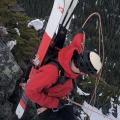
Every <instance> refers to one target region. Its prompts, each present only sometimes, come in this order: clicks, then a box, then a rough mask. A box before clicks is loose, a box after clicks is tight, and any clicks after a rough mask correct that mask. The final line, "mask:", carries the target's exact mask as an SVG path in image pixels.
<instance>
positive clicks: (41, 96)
mask: <svg viewBox="0 0 120 120" xmlns="http://www.w3.org/2000/svg"><path fill="white" fill-rule="evenodd" d="M57 76H58V70H57V68H56V67H55V66H53V65H47V66H45V67H43V69H41V70H38V71H37V72H36V74H34V76H31V77H30V80H29V81H28V83H27V85H26V95H27V96H28V98H30V100H31V101H33V102H34V103H37V104H39V105H40V106H43V107H47V108H57V107H58V105H59V99H58V98H55V97H50V96H48V95H47V94H45V93H44V88H49V87H50V86H51V85H52V83H55V82H56V80H57Z"/></svg>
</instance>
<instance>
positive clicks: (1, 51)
mask: <svg viewBox="0 0 120 120" xmlns="http://www.w3.org/2000/svg"><path fill="white" fill-rule="evenodd" d="M21 75H22V70H21V69H20V67H19V65H18V64H17V63H16V61H15V59H14V57H13V55H12V53H11V52H10V50H9V48H8V47H7V45H6V44H5V43H4V42H3V41H1V40H0V106H1V107H0V111H3V112H0V113H1V114H0V120H8V118H9V117H8V116H10V115H11V113H12V111H11V110H12V105H11V103H10V102H9V101H8V99H9V97H10V96H11V95H12V93H13V91H14V89H15V86H16V81H17V80H19V79H20V76H21ZM6 106H7V107H6ZM5 116H7V117H5Z"/></svg>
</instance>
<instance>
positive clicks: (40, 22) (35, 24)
mask: <svg viewBox="0 0 120 120" xmlns="http://www.w3.org/2000/svg"><path fill="white" fill-rule="evenodd" d="M43 25H44V20H39V19H35V20H32V21H30V22H29V23H28V25H27V26H28V28H31V27H34V29H35V30H36V31H38V30H41V29H42V28H43Z"/></svg>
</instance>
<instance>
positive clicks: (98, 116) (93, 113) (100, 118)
mask: <svg viewBox="0 0 120 120" xmlns="http://www.w3.org/2000/svg"><path fill="white" fill-rule="evenodd" d="M82 109H83V110H84V112H85V113H86V114H88V116H89V117H90V120H120V119H117V118H115V117H113V116H112V115H108V116H107V115H104V114H103V113H102V112H101V111H100V110H98V109H97V108H95V107H93V106H91V105H89V104H88V103H87V102H84V104H83V105H82Z"/></svg>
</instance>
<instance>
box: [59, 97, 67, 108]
mask: <svg viewBox="0 0 120 120" xmlns="http://www.w3.org/2000/svg"><path fill="white" fill-rule="evenodd" d="M66 105H69V102H68V100H66V99H61V100H60V102H59V109H61V108H63V107H65V106H66Z"/></svg>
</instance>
